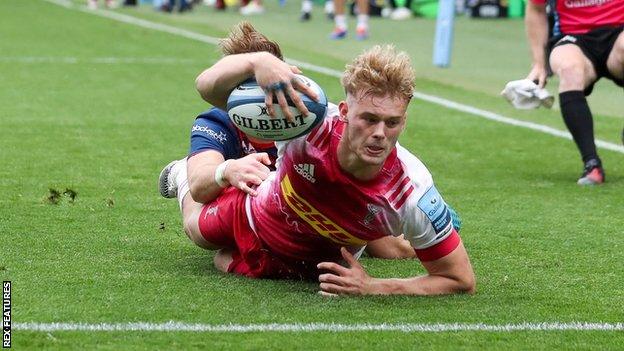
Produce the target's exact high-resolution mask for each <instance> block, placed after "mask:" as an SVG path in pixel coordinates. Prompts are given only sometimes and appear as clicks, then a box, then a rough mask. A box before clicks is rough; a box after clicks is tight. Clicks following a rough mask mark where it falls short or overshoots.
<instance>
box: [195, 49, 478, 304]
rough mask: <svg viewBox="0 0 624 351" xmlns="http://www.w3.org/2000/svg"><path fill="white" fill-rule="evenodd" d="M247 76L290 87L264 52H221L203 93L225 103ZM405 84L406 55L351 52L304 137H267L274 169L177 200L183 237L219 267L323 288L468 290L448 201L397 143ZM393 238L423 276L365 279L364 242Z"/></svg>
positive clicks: (468, 273) (409, 73) (409, 87)
mask: <svg viewBox="0 0 624 351" xmlns="http://www.w3.org/2000/svg"><path fill="white" fill-rule="evenodd" d="M252 76H255V78H256V80H257V81H258V84H260V85H261V86H273V85H275V84H276V83H279V84H277V85H279V86H286V88H285V90H287V91H288V90H290V89H291V87H290V86H288V84H289V82H291V81H292V79H293V78H294V73H293V71H292V69H291V67H290V66H289V65H287V64H286V63H284V62H283V61H281V60H279V59H277V58H276V57H275V56H273V55H270V54H266V53H248V54H241V55H230V56H226V57H224V58H223V59H221V60H220V61H218V62H217V63H216V64H215V65H213V66H212V67H211V68H209V69H208V70H206V71H204V72H203V73H202V79H203V80H204V83H205V87H208V88H206V89H205V90H204V91H202V96H203V97H204V98H205V99H206V100H207V101H209V102H210V103H212V104H213V105H214V106H217V107H220V108H224V107H225V105H226V101H227V97H228V96H229V93H230V91H231V90H232V89H234V87H235V86H236V84H237V83H238V82H241V81H244V80H245V79H247V78H249V77H252ZM413 82H414V73H413V70H412V68H411V63H410V60H409V57H408V56H407V55H406V54H405V53H397V52H396V51H395V50H394V49H393V48H391V47H380V46H376V47H374V48H372V49H371V50H369V51H367V52H365V53H363V54H361V55H360V56H358V57H357V58H356V59H355V60H354V61H353V62H352V63H351V64H350V65H348V67H347V70H346V71H345V74H344V76H343V78H342V84H343V86H344V88H345V91H346V94H347V96H346V100H345V101H342V102H340V104H339V105H338V106H335V105H334V106H333V107H332V108H330V111H329V113H328V116H327V117H326V119H325V120H324V122H323V123H321V124H319V126H318V127H316V128H315V129H313V130H312V131H311V132H310V134H308V135H304V136H302V137H299V138H296V139H293V140H289V141H285V142H278V143H276V144H277V148H278V160H277V166H276V172H272V173H270V174H269V175H268V177H267V178H266V179H265V180H264V181H262V182H261V184H260V185H259V186H258V187H257V188H256V189H255V191H256V193H255V196H250V195H249V194H247V193H245V192H244V191H241V190H240V189H237V188H235V187H229V188H226V189H225V190H224V191H223V192H222V193H221V195H219V197H218V198H217V199H216V200H214V201H212V202H210V203H206V204H199V203H195V202H193V201H192V199H189V197H188V196H187V197H185V198H184V200H183V201H184V204H183V205H184V208H185V209H184V211H190V212H192V213H193V215H191V216H188V217H186V218H187V220H185V229H186V231H187V233H188V234H189V236H190V237H191V238H192V239H193V240H194V241H196V242H197V241H201V242H202V244H203V246H204V247H206V248H211V249H219V252H218V253H217V254H216V256H215V265H216V267H217V268H218V269H220V270H222V271H224V272H229V273H234V274H239V275H244V276H248V277H253V278H295V279H297V278H318V279H319V281H320V290H321V293H322V294H326V295H340V294H356V295H369V294H408V295H438V294H452V293H460V292H468V293H472V292H474V289H475V278H474V273H473V271H472V267H471V264H470V260H469V258H468V254H467V252H466V250H465V248H464V246H463V243H462V241H461V239H460V237H459V235H458V233H457V231H456V230H455V228H454V227H453V225H452V221H451V216H450V211H449V209H448V206H447V204H446V203H445V202H444V200H443V198H442V196H441V195H440V193H439V192H438V190H437V189H436V187H435V186H434V183H433V179H432V177H431V174H430V173H429V171H428V170H427V168H426V167H425V166H424V165H423V164H422V163H421V162H420V161H419V160H418V158H416V156H414V155H412V154H411V153H410V152H409V151H407V150H406V149H404V148H403V147H401V146H400V145H398V143H397V140H398V137H399V135H400V134H401V133H402V131H403V130H404V128H405V124H406V118H407V115H406V110H407V106H408V104H409V102H410V101H411V97H412V94H413ZM217 173H218V171H217ZM400 235H404V237H405V239H406V240H408V241H409V242H410V244H411V245H412V246H413V248H414V250H415V253H416V255H417V258H418V259H419V260H420V262H421V263H422V265H423V266H424V268H425V270H426V271H427V274H425V275H420V276H417V275H414V276H413V277H411V278H404V279H397V278H388V279H382V278H373V277H370V276H369V275H368V274H367V273H366V271H365V270H364V268H363V267H362V266H361V265H360V264H359V263H358V262H357V260H356V257H357V255H358V253H359V252H361V250H362V249H363V248H364V246H365V245H366V244H367V243H368V242H369V241H372V240H376V239H380V238H384V237H386V236H395V237H396V236H400ZM340 263H345V264H346V265H342V264H340Z"/></svg>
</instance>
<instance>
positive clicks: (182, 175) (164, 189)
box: [158, 158, 222, 250]
mask: <svg viewBox="0 0 624 351" xmlns="http://www.w3.org/2000/svg"><path fill="white" fill-rule="evenodd" d="M186 167H187V162H186V158H183V159H181V160H176V161H172V162H170V163H169V164H168V165H167V166H165V168H163V169H162V171H161V172H160V175H159V177H158V190H159V192H160V195H161V196H162V197H164V198H168V199H171V198H177V200H178V203H179V205H180V212H181V213H182V221H183V226H184V232H185V233H186V235H187V236H188V237H189V239H191V241H193V242H194V243H195V244H196V245H197V246H199V247H201V248H204V249H208V250H214V249H218V248H220V247H222V246H219V245H215V244H213V243H210V242H209V241H208V240H206V239H205V238H204V236H203V235H202V233H201V230H200V228H199V218H200V215H201V213H202V211H203V208H204V204H201V203H198V202H195V201H194V200H193V198H192V196H191V195H190V189H189V185H188V179H187V178H188V177H187V168H186Z"/></svg>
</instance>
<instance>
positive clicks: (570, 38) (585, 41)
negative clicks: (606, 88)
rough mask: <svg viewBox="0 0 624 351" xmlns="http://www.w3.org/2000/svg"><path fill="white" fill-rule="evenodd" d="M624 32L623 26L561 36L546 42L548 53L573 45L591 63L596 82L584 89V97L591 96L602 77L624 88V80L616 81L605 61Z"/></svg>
mask: <svg viewBox="0 0 624 351" xmlns="http://www.w3.org/2000/svg"><path fill="white" fill-rule="evenodd" d="M622 31H624V25H621V26H618V27H601V28H596V29H593V30H591V31H589V32H587V33H585V34H562V35H558V36H554V37H552V38H551V39H550V40H549V42H548V48H549V50H548V53H549V55H550V52H551V51H552V49H554V48H556V47H557V46H561V45H567V44H574V45H576V46H578V47H579V48H580V49H581V51H583V54H585V56H586V57H587V58H588V59H589V61H591V63H592V65H593V66H594V69H595V70H596V75H597V78H596V81H595V82H593V83H592V84H591V85H590V86H588V87H587V88H586V89H585V95H586V96H587V95H589V94H591V92H592V90H594V84H595V83H596V82H597V81H598V80H599V79H600V78H602V77H605V78H608V79H611V80H612V81H614V82H615V84H617V85H619V86H621V87H624V80H622V79H617V78H616V77H613V76H612V75H611V73H609V69H608V68H607V59H608V58H609V54H610V53H611V50H612V49H613V45H614V44H615V41H616V40H617V38H618V36H619V35H620V33H622Z"/></svg>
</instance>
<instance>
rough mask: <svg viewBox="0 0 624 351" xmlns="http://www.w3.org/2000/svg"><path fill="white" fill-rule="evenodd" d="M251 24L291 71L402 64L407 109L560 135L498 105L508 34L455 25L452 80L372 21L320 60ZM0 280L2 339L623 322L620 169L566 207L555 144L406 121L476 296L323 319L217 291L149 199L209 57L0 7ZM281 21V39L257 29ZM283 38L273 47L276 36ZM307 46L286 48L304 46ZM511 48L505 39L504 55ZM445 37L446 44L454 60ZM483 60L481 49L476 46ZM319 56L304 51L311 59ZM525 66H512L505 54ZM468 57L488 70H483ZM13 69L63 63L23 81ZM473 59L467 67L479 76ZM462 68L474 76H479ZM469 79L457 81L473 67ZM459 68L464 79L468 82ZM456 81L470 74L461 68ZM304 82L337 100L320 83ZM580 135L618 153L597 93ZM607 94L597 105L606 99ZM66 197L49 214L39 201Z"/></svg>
mask: <svg viewBox="0 0 624 351" xmlns="http://www.w3.org/2000/svg"><path fill="white" fill-rule="evenodd" d="M268 6H269V13H267V16H265V17H257V18H254V19H253V23H254V24H255V25H257V27H258V28H260V29H261V30H263V31H265V32H266V33H267V34H268V35H270V37H272V38H275V39H277V40H278V41H279V42H280V43H282V46H283V49H284V51H285V53H286V55H287V56H289V57H292V58H295V59H299V60H303V61H307V62H311V63H314V64H317V65H321V66H327V67H330V68H334V69H340V68H341V67H343V66H344V64H345V62H347V61H348V60H349V59H350V58H352V57H353V56H354V55H355V54H356V53H358V52H360V51H361V50H362V49H364V48H365V47H367V46H369V45H370V44H371V43H374V42H381V41H382V40H381V39H382V38H383V39H384V41H388V42H394V43H396V44H397V46H399V47H401V48H403V49H406V50H408V51H409V52H410V53H411V55H412V57H413V58H414V64H415V67H416V69H417V71H418V73H419V76H420V77H421V79H420V80H419V82H418V88H419V90H420V91H423V92H427V93H432V94H437V95H440V96H443V97H447V98H450V99H453V100H456V101H460V102H464V103H470V104H472V105H474V106H477V107H480V108H483V109H488V110H491V111H495V112H499V113H503V114H505V115H509V116H513V117H516V118H523V119H527V120H533V121H539V122H542V123H545V124H549V125H553V126H556V127H558V128H561V129H563V128H564V127H563V126H562V124H561V122H560V118H559V117H558V113H557V112H556V111H541V110H538V111H532V112H529V113H520V112H516V111H512V110H511V108H510V107H509V106H508V105H507V104H506V103H505V102H504V101H502V100H501V99H500V98H499V97H497V93H498V91H499V90H500V88H501V87H502V85H503V83H504V82H505V81H506V80H510V79H515V78H517V77H518V75H521V74H524V73H525V71H526V67H525V66H526V61H525V59H528V58H526V55H525V54H526V53H525V52H522V53H521V51H523V50H525V47H524V46H523V45H524V44H522V45H520V44H518V43H521V42H522V36H523V33H522V25H521V23H519V22H513V21H509V22H506V21H492V22H481V21H470V20H460V21H459V22H458V26H457V28H458V32H457V36H456V39H457V40H456V44H457V46H456V50H455V56H454V66H453V68H451V69H450V70H441V69H434V68H431V67H430V65H429V61H430V51H431V48H430V42H431V40H432V39H431V38H432V36H431V35H432V31H433V22H431V21H426V20H422V19H418V20H413V21H409V22H404V23H394V22H392V23H390V22H384V21H374V22H373V24H372V25H373V38H372V40H371V42H366V43H360V42H355V41H354V40H349V41H345V42H341V43H336V42H330V41H329V40H326V35H327V33H328V32H329V30H330V29H331V24H329V23H326V22H325V20H323V19H321V18H320V13H318V14H317V16H316V18H315V20H314V21H313V22H311V23H307V24H305V25H301V26H299V25H295V21H296V13H297V8H298V4H297V3H295V2H289V4H288V5H287V7H286V8H285V9H284V10H282V12H278V8H277V6H276V5H275V4H273V3H268ZM119 11H120V12H124V13H128V14H131V15H133V16H139V17H143V18H147V19H150V20H153V21H158V22H163V23H167V24H171V25H175V26H179V27H181V28H186V29H190V30H193V31H196V32H199V33H203V34H208V35H214V36H223V35H224V34H225V33H226V32H227V28H228V27H229V26H231V25H232V24H234V23H235V22H236V21H238V20H239V19H240V18H239V17H238V15H235V14H234V13H223V14H219V13H213V12H212V11H210V10H208V9H204V8H200V9H197V10H196V11H194V12H193V13H192V14H189V15H184V16H180V15H174V16H165V15H162V14H159V13H154V12H152V10H151V9H150V8H149V7H144V8H140V9H120V10H119ZM0 18H1V19H2V20H1V21H0V33H3V35H2V37H3V40H0V53H2V54H0V56H3V57H12V58H14V59H13V60H1V59H0V77H1V79H2V82H3V84H1V85H0V101H2V102H3V103H2V106H0V131H2V137H1V138H0V150H1V151H0V155H1V158H0V159H1V160H2V162H3V167H2V168H0V191H2V193H3V194H4V196H2V197H1V198H0V213H1V214H2V215H1V216H0V235H1V237H2V242H1V244H0V250H1V251H0V252H1V253H2V254H1V255H0V275H1V276H2V278H3V279H4V280H11V281H12V282H13V307H14V309H13V313H14V315H13V322H31V321H32V322H84V323H99V322H110V323H117V322H136V321H143V322H154V323H158V322H166V321H169V320H174V321H181V322H188V323H206V324H226V323H235V324H246V323H274V322H275V323H306V322H328V323H329V322H335V323H347V324H350V323H455V322H457V323H480V322H483V323H489V324H506V323H522V322H570V321H588V322H612V323H615V322H622V321H623V320H624V311H623V309H622V308H621V304H622V296H624V288H623V287H624V277H623V276H622V274H621V267H622V261H623V259H624V254H623V253H622V249H623V244H622V238H621V236H622V229H621V228H622V227H624V217H623V216H622V206H623V205H624V202H623V201H622V196H621V194H622V189H624V167H623V166H622V158H623V156H622V155H621V154H617V153H613V152H608V151H601V155H602V157H603V160H604V162H605V164H606V165H607V172H608V182H607V183H606V184H605V185H604V186H602V187H599V188H579V187H578V186H576V185H575V184H574V180H575V178H576V176H577V175H578V172H579V161H578V160H577V159H578V156H577V153H576V150H575V148H574V147H573V145H572V143H571V142H570V141H568V140H564V139H559V138H555V137H552V136H549V135H545V134H540V133H537V132H534V131H530V130H525V129H520V128H514V127H511V126H507V125H502V124H499V123H496V122H491V121H486V120H483V119H480V118H477V117H475V116H471V115H467V114H464V113H460V112H456V111H452V110H447V109H444V108H441V107H440V106H437V105H433V104H429V103H425V102H421V101H417V100H416V101H414V102H413V103H412V104H411V107H410V110H409V114H410V124H409V126H408V128H407V131H406V132H405V134H404V135H403V137H402V139H401V143H402V144H403V145H404V146H406V147H408V148H409V149H410V150H412V151H413V152H414V153H416V154H417V155H418V156H419V157H420V158H421V159H422V160H423V161H424V162H425V163H426V164H427V166H428V167H429V168H430V170H431V172H432V173H433V175H434V178H435V180H436V183H437V187H438V189H440V191H441V192H442V193H443V195H444V196H445V198H446V200H447V201H448V202H450V203H451V204H453V206H454V207H455V208H457V209H458V211H459V212H460V213H461V215H462V218H463V221H464V228H463V230H462V237H463V240H464V242H465V245H466V247H467V249H468V251H469V253H470V256H471V258H472V262H473V265H474V268H475V272H476V274H477V277H478V292H477V294H476V295H474V296H450V297H436V298H413V297H367V298H339V299H325V298H322V297H320V296H318V295H317V294H315V292H316V290H317V287H316V285H315V284H314V283H305V282H290V281H268V280H249V279H245V278H240V277H235V276H226V275H223V274H221V273H218V272H217V271H216V269H215V268H214V267H213V266H212V253H210V252H207V251H203V250H201V249H199V248H197V247H195V246H193V245H192V244H191V243H190V241H189V240H188V239H187V238H186V237H185V235H184V234H183V233H182V230H181V220H180V218H179V214H178V210H177V204H176V203H175V201H165V200H163V199H162V198H160V197H159V195H158V193H157V192H156V184H155V183H156V176H157V174H158V172H159V171H160V169H161V167H162V166H163V165H164V164H166V163H167V162H168V161H170V160H171V159H174V158H179V157H180V156H181V155H183V154H185V153H186V150H187V147H188V128H189V127H190V125H191V123H192V119H193V117H194V115H195V114H196V113H198V112H200V111H202V110H203V109H206V108H207V107H208V105H207V104H205V103H204V102H203V101H202V100H201V99H200V98H199V97H198V95H197V93H196V92H195V90H194V85H193V81H194V78H195V76H196V75H197V74H198V73H199V72H200V71H201V70H202V69H203V68H205V67H207V66H209V65H210V64H211V63H212V62H214V61H215V60H216V59H218V54H217V52H216V50H215V48H214V47H213V46H211V45H207V44H204V43H200V42H196V41H192V40H189V39H184V38H180V37H176V36H174V35H170V34H166V33H160V32H157V31H152V30H148V29H143V28H139V27H136V26H132V25H128V24H123V23H119V22H115V21H112V20H109V19H105V18H100V17H97V16H93V15H90V14H87V13H84V12H79V11H74V10H68V9H65V8H62V7H59V6H56V5H53V4H50V3H46V2H42V1H35V0H22V1H18V2H6V1H5V2H0ZM275 23H280V25H275ZM286 26H288V30H284V27H286ZM304 33H305V34H306V36H310V38H311V39H310V41H308V42H306V41H304V40H302V39H301V38H302V36H303V34H304ZM512 38H513V41H512ZM460 39H461V40H460ZM488 42H495V43H496V45H492V47H487V48H486V49H479V45H483V43H488ZM315 43H316V44H319V45H318V47H317V46H315V45H311V44H315ZM521 54H522V55H524V56H522V57H520V56H519V55H521ZM484 56H487V58H488V60H489V61H488V60H486V61H482V59H484ZM20 57H22V58H23V57H75V58H78V59H80V60H79V63H75V64H69V63H58V62H57V63H49V62H39V63H29V62H24V61H20V60H19V58H20ZM101 57H122V58H123V57H138V58H142V57H143V58H158V57H160V58H179V59H188V60H189V62H190V63H184V64H161V65H156V64H139V63H136V64H98V63H90V62H92V61H90V60H91V59H93V58H101ZM480 60H481V61H480ZM475 62H480V65H478V67H472V66H474V63H475ZM471 65H472V66H471ZM471 67H472V68H471ZM473 68H474V69H473ZM306 73H308V74H309V75H310V76H311V77H312V78H313V79H315V80H316V81H317V82H319V83H320V84H321V85H322V86H323V87H325V90H326V92H327V93H328V95H329V96H330V98H331V99H332V100H334V101H336V100H338V99H340V98H341V95H340V94H341V89H340V87H339V84H338V81H337V80H336V79H335V78H330V77H326V76H323V75H320V74H314V73H309V72H306ZM614 91H615V93H617V94H619V95H615V96H617V99H613V100H609V101H606V100H605V101H606V102H605V103H600V104H594V105H596V107H597V110H598V111H600V112H599V113H598V114H597V115H598V117H597V118H596V128H597V134H598V135H599V136H600V137H601V138H604V139H606V140H610V141H614V142H615V141H617V133H618V132H619V130H620V128H621V117H622V115H624V114H622V113H620V112H617V111H618V109H619V111H621V109H622V104H621V103H618V102H619V101H620V100H621V99H620V98H621V90H618V89H614V88H613V87H610V86H608V85H604V84H603V85H601V86H600V87H599V88H598V90H597V95H596V98H597V99H602V98H605V99H607V97H608V96H610V95H609V94H612V93H613V92H614ZM602 94H604V95H602ZM50 188H54V189H57V190H60V191H61V192H62V191H64V190H65V189H66V188H69V189H73V190H75V191H76V192H77V194H78V195H77V197H76V199H75V201H74V202H73V203H72V202H70V201H69V198H68V197H67V196H61V198H60V201H59V203H58V204H56V205H54V204H50V203H49V202H48V201H46V200H45V199H46V197H47V196H48V195H49V189H50ZM363 263H364V264H365V266H366V267H367V269H368V270H369V272H370V273H371V274H373V275H375V276H387V277H390V276H402V277H406V276H411V275H414V274H416V273H418V272H422V269H421V268H420V266H419V265H418V264H417V263H415V262H410V261H382V260H374V259H363ZM13 343H14V346H15V348H16V349H40V348H46V349H59V350H67V349H77V350H82V349H115V350H117V349H120V348H123V349H155V348H156V349H172V348H180V349H205V348H208V349H233V350H240V349H258V348H269V349H285V350H286V349H295V348H296V349H415V348H427V349H471V350H480V349H486V348H489V349H503V348H504V349H528V348H533V349H553V348H566V349H569V348H575V349H600V350H602V349H618V348H620V347H621V345H622V344H624V335H623V334H622V333H621V332H618V333H616V332H574V331H568V332H514V333H486V332H452V333H439V334H424V333H398V332H370V333H364V332H360V333H326V332H318V333H312V332H310V333H298V334H292V333H277V332H273V333H244V334H201V333H172V332H168V333H161V332H151V333H146V332H115V333H112V332H99V333H88V332H52V333H37V332H24V331H14V333H13Z"/></svg>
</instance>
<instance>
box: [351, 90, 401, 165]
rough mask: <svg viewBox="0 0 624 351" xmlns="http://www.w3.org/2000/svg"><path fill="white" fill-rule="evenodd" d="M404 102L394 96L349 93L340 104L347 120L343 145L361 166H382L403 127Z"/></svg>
mask: <svg viewBox="0 0 624 351" xmlns="http://www.w3.org/2000/svg"><path fill="white" fill-rule="evenodd" d="M408 103H409V101H408V100H406V99H404V98H400V97H394V96H371V95H364V96H352V95H350V94H349V95H348V96H347V101H346V102H342V103H341V104H340V114H341V116H342V118H343V119H345V120H346V121H347V126H346V130H345V134H344V136H343V137H345V138H346V140H345V141H346V142H347V145H346V146H348V149H349V150H350V151H351V152H352V153H353V155H354V156H355V157H356V158H357V159H358V161H359V162H360V163H362V165H364V166H379V167H381V166H382V165H383V163H384V162H385V160H386V158H387V157H388V155H390V152H392V150H393V149H394V146H395V145H396V142H397V139H398V138H399V135H400V134H401V132H402V131H403V129H404V127H405V119H406V116H405V111H406V110H407V105H408Z"/></svg>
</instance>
